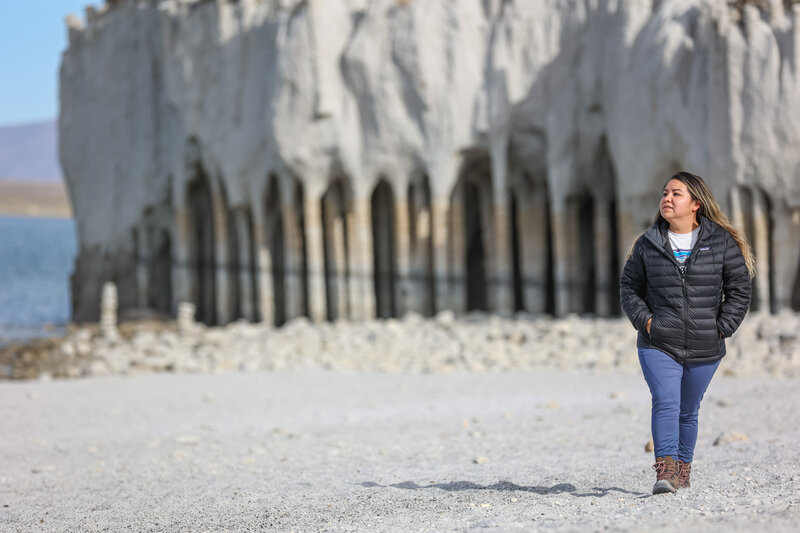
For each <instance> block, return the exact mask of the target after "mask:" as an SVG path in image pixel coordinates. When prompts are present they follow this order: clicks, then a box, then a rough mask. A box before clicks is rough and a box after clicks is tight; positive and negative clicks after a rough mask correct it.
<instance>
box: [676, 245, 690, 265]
mask: <svg viewBox="0 0 800 533" xmlns="http://www.w3.org/2000/svg"><path fill="white" fill-rule="evenodd" d="M672 253H673V254H675V259H677V260H678V262H679V263H683V262H684V261H686V258H687V257H689V256H690V255H692V250H691V249H689V250H684V249H682V248H678V249H676V250H673V251H672Z"/></svg>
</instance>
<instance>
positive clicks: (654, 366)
mask: <svg viewBox="0 0 800 533" xmlns="http://www.w3.org/2000/svg"><path fill="white" fill-rule="evenodd" d="M639 364H641V365H642V373H643V374H644V379H645V381H647V386H648V387H650V394H651V396H652V397H653V410H652V415H651V419H650V427H651V430H652V432H653V444H654V448H655V449H654V451H655V456H656V457H665V456H667V455H669V456H671V457H672V458H673V459H676V460H678V459H680V460H682V461H685V462H687V463H688V462H691V461H692V458H693V457H694V445H695V443H696V442H697V411H698V410H699V409H700V400H702V399H703V394H705V392H706V388H708V384H709V383H710V382H711V378H712V377H713V376H714V372H715V371H716V370H717V367H718V366H719V361H714V362H713V363H687V364H683V365H682V364H680V363H678V362H676V361H675V360H674V359H672V358H671V357H670V356H668V355H667V354H665V353H664V352H662V351H660V350H655V349H653V348H639Z"/></svg>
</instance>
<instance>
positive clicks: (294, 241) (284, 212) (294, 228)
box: [281, 201, 303, 320]
mask: <svg viewBox="0 0 800 533" xmlns="http://www.w3.org/2000/svg"><path fill="white" fill-rule="evenodd" d="M281 216H282V217H283V231H284V235H285V238H286V241H285V246H284V272H285V275H284V287H285V288H284V291H285V292H284V294H285V301H286V320H291V319H292V318H295V317H298V316H300V315H301V314H302V309H303V305H302V301H301V300H302V297H303V290H302V289H303V287H302V280H301V278H300V275H301V273H300V265H301V262H302V253H303V241H302V236H301V234H300V219H299V213H298V212H297V207H296V204H295V202H294V201H289V202H286V203H284V205H283V208H282V209H281Z"/></svg>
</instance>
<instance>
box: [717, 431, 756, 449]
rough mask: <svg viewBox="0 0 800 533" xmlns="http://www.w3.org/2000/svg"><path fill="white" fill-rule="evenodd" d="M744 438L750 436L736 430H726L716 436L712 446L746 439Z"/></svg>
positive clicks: (746, 438) (747, 438)
mask: <svg viewBox="0 0 800 533" xmlns="http://www.w3.org/2000/svg"><path fill="white" fill-rule="evenodd" d="M746 440H750V438H749V437H748V436H747V435H745V434H744V433H739V432H738V431H726V432H725V433H723V434H722V435H720V436H719V437H717V440H715V441H714V446H719V445H721V444H728V443H729V442H737V441H746Z"/></svg>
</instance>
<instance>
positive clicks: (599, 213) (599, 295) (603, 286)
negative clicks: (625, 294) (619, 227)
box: [594, 199, 617, 316]
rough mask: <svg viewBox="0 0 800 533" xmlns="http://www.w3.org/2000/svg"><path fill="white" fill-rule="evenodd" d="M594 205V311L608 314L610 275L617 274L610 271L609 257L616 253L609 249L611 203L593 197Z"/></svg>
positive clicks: (599, 313)
mask: <svg viewBox="0 0 800 533" xmlns="http://www.w3.org/2000/svg"><path fill="white" fill-rule="evenodd" d="M594 205H595V208H594V250H595V261H594V268H595V270H594V271H595V298H594V302H595V313H596V315H597V316H610V315H611V297H612V294H611V293H612V288H613V287H614V283H613V281H612V276H616V275H617V273H615V272H611V257H612V254H616V253H617V251H616V250H612V249H611V243H612V242H613V239H612V238H611V217H610V215H611V213H610V208H611V205H610V203H609V202H608V201H605V200H600V199H595V204H594Z"/></svg>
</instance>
